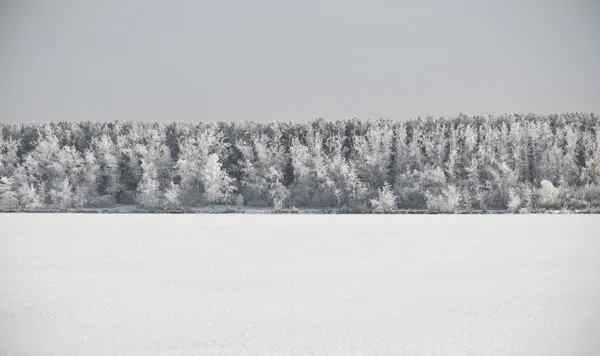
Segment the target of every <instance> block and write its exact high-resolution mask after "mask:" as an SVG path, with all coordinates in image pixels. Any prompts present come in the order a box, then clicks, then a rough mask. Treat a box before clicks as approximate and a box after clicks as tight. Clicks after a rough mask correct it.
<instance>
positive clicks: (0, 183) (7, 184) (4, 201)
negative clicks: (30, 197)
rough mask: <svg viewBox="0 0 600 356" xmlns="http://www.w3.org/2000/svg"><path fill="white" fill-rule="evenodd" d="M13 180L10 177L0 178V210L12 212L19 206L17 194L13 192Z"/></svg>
mask: <svg viewBox="0 0 600 356" xmlns="http://www.w3.org/2000/svg"><path fill="white" fill-rule="evenodd" d="M13 185H14V179H13V178H12V177H1V178H0V210H2V211H7V210H14V209H16V208H17V206H18V205H19V200H18V198H17V193H16V192H15V191H14V190H13Z"/></svg>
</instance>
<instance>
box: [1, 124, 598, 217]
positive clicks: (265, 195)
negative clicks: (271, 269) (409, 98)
mask: <svg viewBox="0 0 600 356" xmlns="http://www.w3.org/2000/svg"><path fill="white" fill-rule="evenodd" d="M121 204H127V205H129V204H137V205H138V206H139V207H140V208H143V209H149V210H160V209H185V208H188V207H199V206H211V205H214V204H235V205H238V206H246V207H271V208H272V209H275V210H280V209H289V208H293V207H295V208H299V209H302V208H338V209H341V210H346V211H353V212H367V211H376V212H394V211H399V210H427V211H434V212H459V211H493V210H507V211H511V212H517V211H521V210H529V211H539V210H544V209H569V210H575V209H582V210H593V209H597V208H599V207H600V120H599V118H598V116H597V115H595V114H593V113H564V114H550V115H542V114H527V115H522V114H507V115H502V116H499V117H493V116H468V115H463V114H460V115H458V116H457V117H451V118H433V117H426V118H418V119H415V120H410V121H392V120H384V119H379V120H360V119H349V120H338V121H325V120H323V119H319V120H315V121H312V122H306V123H294V122H275V123H256V122H231V123H224V122H219V123H200V124H190V123H170V124H162V123H139V122H120V121H117V122H110V123H101V122H92V121H82V122H66V121H61V122H55V123H8V124H0V210H4V211H13V210H47V209H55V210H69V209H80V208H102V207H110V206H115V205H121Z"/></svg>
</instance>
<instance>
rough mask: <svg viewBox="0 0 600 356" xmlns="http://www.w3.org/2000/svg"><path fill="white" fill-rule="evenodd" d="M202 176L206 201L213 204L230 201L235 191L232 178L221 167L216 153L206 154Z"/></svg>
mask: <svg viewBox="0 0 600 356" xmlns="http://www.w3.org/2000/svg"><path fill="white" fill-rule="evenodd" d="M202 178H203V184H204V188H205V191H204V196H205V198H206V201H208V202H209V203H210V204H213V206H214V204H218V203H225V204H229V203H231V199H232V197H233V193H234V192H235V186H234V185H233V179H232V178H231V177H230V176H229V175H228V174H227V172H225V170H224V169H223V167H222V165H221V163H220V162H219V156H218V155H217V154H216V153H212V154H210V155H209V156H208V159H207V162H206V165H205V166H204V172H203V177H202Z"/></svg>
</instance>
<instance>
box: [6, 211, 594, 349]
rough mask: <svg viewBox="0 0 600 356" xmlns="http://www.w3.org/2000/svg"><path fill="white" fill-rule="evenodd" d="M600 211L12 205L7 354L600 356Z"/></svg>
mask: <svg viewBox="0 0 600 356" xmlns="http://www.w3.org/2000/svg"><path fill="white" fill-rule="evenodd" d="M599 231H600V218H599V217H598V216H597V215H526V216H521V215H477V216H462V215H460V216H449V215H425V216H420V215H400V216H399V215H359V216H356V215H122V214H121V215H104V214H92V215H86V214H62V215H61V214H0V354H2V355H10V354H12V355H24V354H29V355H51V354H55V355H75V354H85V355H117V354H119V355H187V354H193V355H213V354H219V355H245V354H247V355H375V354H377V355H433V354H439V355H598V354H600V233H599Z"/></svg>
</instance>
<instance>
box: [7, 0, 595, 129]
mask: <svg viewBox="0 0 600 356" xmlns="http://www.w3.org/2000/svg"><path fill="white" fill-rule="evenodd" d="M599 18H600V1H597V0H588V1H583V0H581V1H577V0H564V1H552V0H545V1H535V0H515V1H511V0H498V1H486V0H473V1H450V0H439V1H410V2H409V1H399V0H384V1H382V0H363V1H354V0H331V1H326V0H322V1H316V0H301V1H285V0H255V1H250V0H214V1H200V0H197V1H194V0H190V1H167V0H164V1H148V0H135V1H134V0H115V1H111V0H93V1H89V0H70V1H68V0H52V1H50V0H48V1H44V0H38V1H29V0H13V1H10V0H0V122H9V121H25V122H28V121H32V120H35V121H56V120H60V119H66V120H90V119H91V120H97V121H113V120H135V121H163V122H171V121H187V122H195V121H218V120H225V121H232V120H257V121H274V120H289V119H293V120H294V121H303V120H308V119H316V118H319V117H323V118H325V119H328V120H335V119H341V118H352V117H359V118H379V117H384V118H389V119H397V120H401V119H408V118H414V117H416V116H419V115H420V116H426V115H428V114H431V115H434V116H451V115H456V114H458V113H459V112H464V113H467V114H490V113H491V114H501V113H505V112H542V113H543V112H546V113H549V112H564V111H588V112H589V111H593V112H600V65H599V63H600V21H598V19H599Z"/></svg>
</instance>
